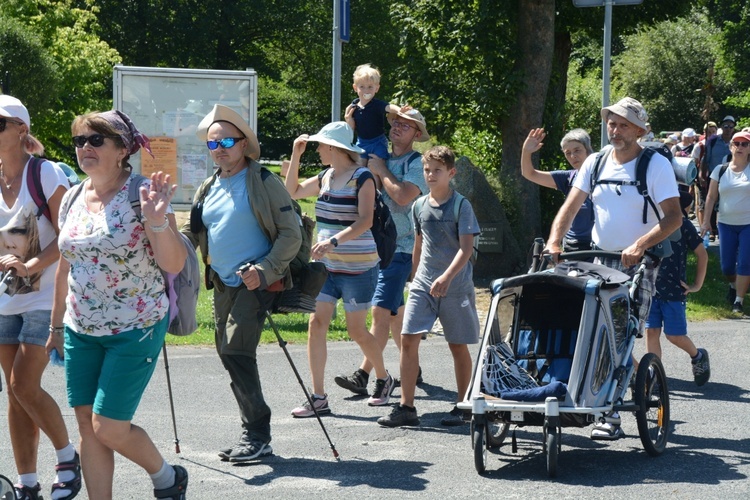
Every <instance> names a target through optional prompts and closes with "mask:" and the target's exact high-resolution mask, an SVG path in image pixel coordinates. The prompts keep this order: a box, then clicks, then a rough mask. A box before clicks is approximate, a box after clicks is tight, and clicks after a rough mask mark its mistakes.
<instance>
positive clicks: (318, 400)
mask: <svg viewBox="0 0 750 500" xmlns="http://www.w3.org/2000/svg"><path fill="white" fill-rule="evenodd" d="M310 398H311V399H312V402H313V405H315V410H316V411H317V412H318V415H327V414H329V413H331V409H330V408H329V407H328V394H323V396H317V395H315V394H311V395H310ZM292 416H293V417H295V418H309V417H314V416H315V411H313V409H312V407H311V406H310V402H309V401H305V403H304V404H303V405H302V406H298V407H297V408H295V409H293V410H292Z"/></svg>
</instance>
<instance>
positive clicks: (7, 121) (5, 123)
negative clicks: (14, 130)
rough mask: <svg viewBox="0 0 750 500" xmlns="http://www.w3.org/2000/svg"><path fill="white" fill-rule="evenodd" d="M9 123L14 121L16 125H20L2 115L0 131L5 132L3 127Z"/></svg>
mask: <svg viewBox="0 0 750 500" xmlns="http://www.w3.org/2000/svg"><path fill="white" fill-rule="evenodd" d="M9 123H14V124H16V125H21V124H20V123H18V122H17V121H15V120H10V119H8V118H4V117H3V118H0V132H5V127H7V126H8V124H9Z"/></svg>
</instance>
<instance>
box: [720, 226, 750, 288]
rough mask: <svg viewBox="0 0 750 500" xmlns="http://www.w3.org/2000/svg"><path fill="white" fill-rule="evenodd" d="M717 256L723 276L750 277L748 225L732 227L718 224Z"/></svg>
mask: <svg viewBox="0 0 750 500" xmlns="http://www.w3.org/2000/svg"><path fill="white" fill-rule="evenodd" d="M719 239H720V240H721V245H719V255H720V256H721V259H720V260H721V272H722V274H724V276H734V275H735V274H739V275H740V276H750V224H746V225H744V226H733V225H730V224H724V223H722V222H719Z"/></svg>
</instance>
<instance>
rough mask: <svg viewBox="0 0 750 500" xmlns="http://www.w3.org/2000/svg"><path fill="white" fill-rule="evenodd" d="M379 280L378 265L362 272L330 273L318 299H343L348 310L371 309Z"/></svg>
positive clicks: (336, 300)
mask: <svg viewBox="0 0 750 500" xmlns="http://www.w3.org/2000/svg"><path fill="white" fill-rule="evenodd" d="M377 282H378V266H374V267H371V268H370V269H368V270H367V271H365V272H363V273H360V274H345V273H328V278H327V279H326V282H325V283H324V284H323V289H322V290H320V293H319V294H318V297H317V299H316V300H317V301H318V302H333V303H334V304H335V303H336V302H338V300H339V299H342V301H343V302H344V311H346V312H355V311H361V310H363V309H369V308H370V304H371V303H372V294H373V293H374V292H375V285H376V284H377Z"/></svg>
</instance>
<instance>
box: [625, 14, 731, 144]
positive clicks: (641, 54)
mask: <svg viewBox="0 0 750 500" xmlns="http://www.w3.org/2000/svg"><path fill="white" fill-rule="evenodd" d="M718 34H719V32H718V30H717V29H716V28H715V27H714V26H713V25H712V24H711V23H709V22H708V19H707V18H706V15H705V14H703V13H700V12H697V11H696V12H693V13H692V14H691V15H690V16H687V17H682V18H677V19H674V20H669V21H664V22H661V23H657V24H655V25H653V26H648V27H644V28H643V29H641V30H639V31H638V32H637V33H635V34H633V35H629V36H627V37H625V38H624V45H625V50H624V51H623V52H622V53H621V54H620V55H619V56H618V57H617V59H616V61H615V64H614V66H613V70H612V74H613V80H614V81H616V82H617V86H616V92H615V93H614V95H617V96H619V97H622V96H624V95H629V96H634V97H637V98H638V99H639V100H640V101H641V102H643V103H644V106H646V109H647V110H648V113H649V120H650V122H651V126H652V128H653V130H655V131H658V130H682V129H683V128H685V127H687V126H690V127H693V128H695V129H700V128H701V127H702V122H703V119H702V117H701V111H702V109H703V106H704V101H705V94H704V93H703V92H702V90H703V88H704V86H705V82H706V75H707V74H708V73H709V71H710V70H711V69H712V68H713V67H714V65H715V61H716V58H717V53H716V50H715V47H717V46H718V43H719V41H718ZM664 40H669V46H668V48H666V49H662V48H660V43H662V42H663V41H664ZM657 47H659V48H657ZM655 48H656V49H655ZM613 101H614V99H613Z"/></svg>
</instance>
